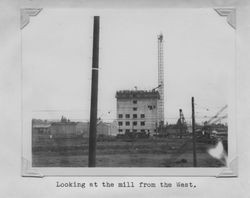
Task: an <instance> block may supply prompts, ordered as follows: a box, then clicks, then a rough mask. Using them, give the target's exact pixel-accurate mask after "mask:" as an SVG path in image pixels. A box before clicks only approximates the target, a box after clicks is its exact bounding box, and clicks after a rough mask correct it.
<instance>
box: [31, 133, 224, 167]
mask: <svg viewBox="0 0 250 198" xmlns="http://www.w3.org/2000/svg"><path fill="white" fill-rule="evenodd" d="M38 142H39V143H38ZM213 146H214V145H211V144H207V143H197V144H196V151H197V166H198V167H220V166H224V164H223V162H222V161H220V160H217V159H214V158H212V157H211V156H210V155H209V154H208V152H207V150H208V149H209V148H211V147H213ZM32 150H33V152H32V164H33V166H34V167H87V166H88V140H86V139H81V138H80V139H79V138H63V139H46V138H43V139H40V140H39V141H37V143H36V142H33V149H32ZM96 154H97V155H96V166H97V167H192V166H193V144H192V140H191V139H190V137H184V138H183V139H179V138H155V137H154V138H153V137H152V138H148V139H137V140H121V139H116V138H111V139H103V140H99V141H98V142H97V151H96Z"/></svg>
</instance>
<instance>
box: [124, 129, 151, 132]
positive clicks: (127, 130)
mask: <svg viewBox="0 0 250 198" xmlns="http://www.w3.org/2000/svg"><path fill="white" fill-rule="evenodd" d="M138 131H141V132H146V130H145V129H141V130H138ZM119 132H123V130H122V129H119ZM125 132H131V130H129V129H125ZM132 132H137V129H133V130H132ZM147 132H149V130H147Z"/></svg>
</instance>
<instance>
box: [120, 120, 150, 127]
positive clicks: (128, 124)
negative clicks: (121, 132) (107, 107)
mask: <svg viewBox="0 0 250 198" xmlns="http://www.w3.org/2000/svg"><path fill="white" fill-rule="evenodd" d="M118 125H119V126H122V125H123V122H118ZM125 125H126V126H130V122H125ZM133 126H137V122H136V121H134V122H133ZM141 126H145V122H144V121H142V122H141Z"/></svg>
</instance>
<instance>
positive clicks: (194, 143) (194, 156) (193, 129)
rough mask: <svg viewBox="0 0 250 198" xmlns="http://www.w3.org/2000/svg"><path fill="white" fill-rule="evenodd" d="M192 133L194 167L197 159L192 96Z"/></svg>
mask: <svg viewBox="0 0 250 198" xmlns="http://www.w3.org/2000/svg"><path fill="white" fill-rule="evenodd" d="M192 133H193V165H194V167H196V166H197V160H196V138H195V114H194V97H192Z"/></svg>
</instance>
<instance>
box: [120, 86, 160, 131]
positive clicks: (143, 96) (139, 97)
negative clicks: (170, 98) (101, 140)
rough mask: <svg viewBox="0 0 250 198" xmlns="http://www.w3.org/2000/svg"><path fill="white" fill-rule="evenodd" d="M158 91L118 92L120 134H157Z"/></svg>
mask: <svg viewBox="0 0 250 198" xmlns="http://www.w3.org/2000/svg"><path fill="white" fill-rule="evenodd" d="M159 98H160V95H159V92H158V91H144V90H123V91H117V92H116V99H117V122H118V133H119V134H125V133H129V132H145V133H147V134H150V135H154V134H155V133H156V128H157V127H158V126H157V123H158V118H157V104H158V100H159Z"/></svg>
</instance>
